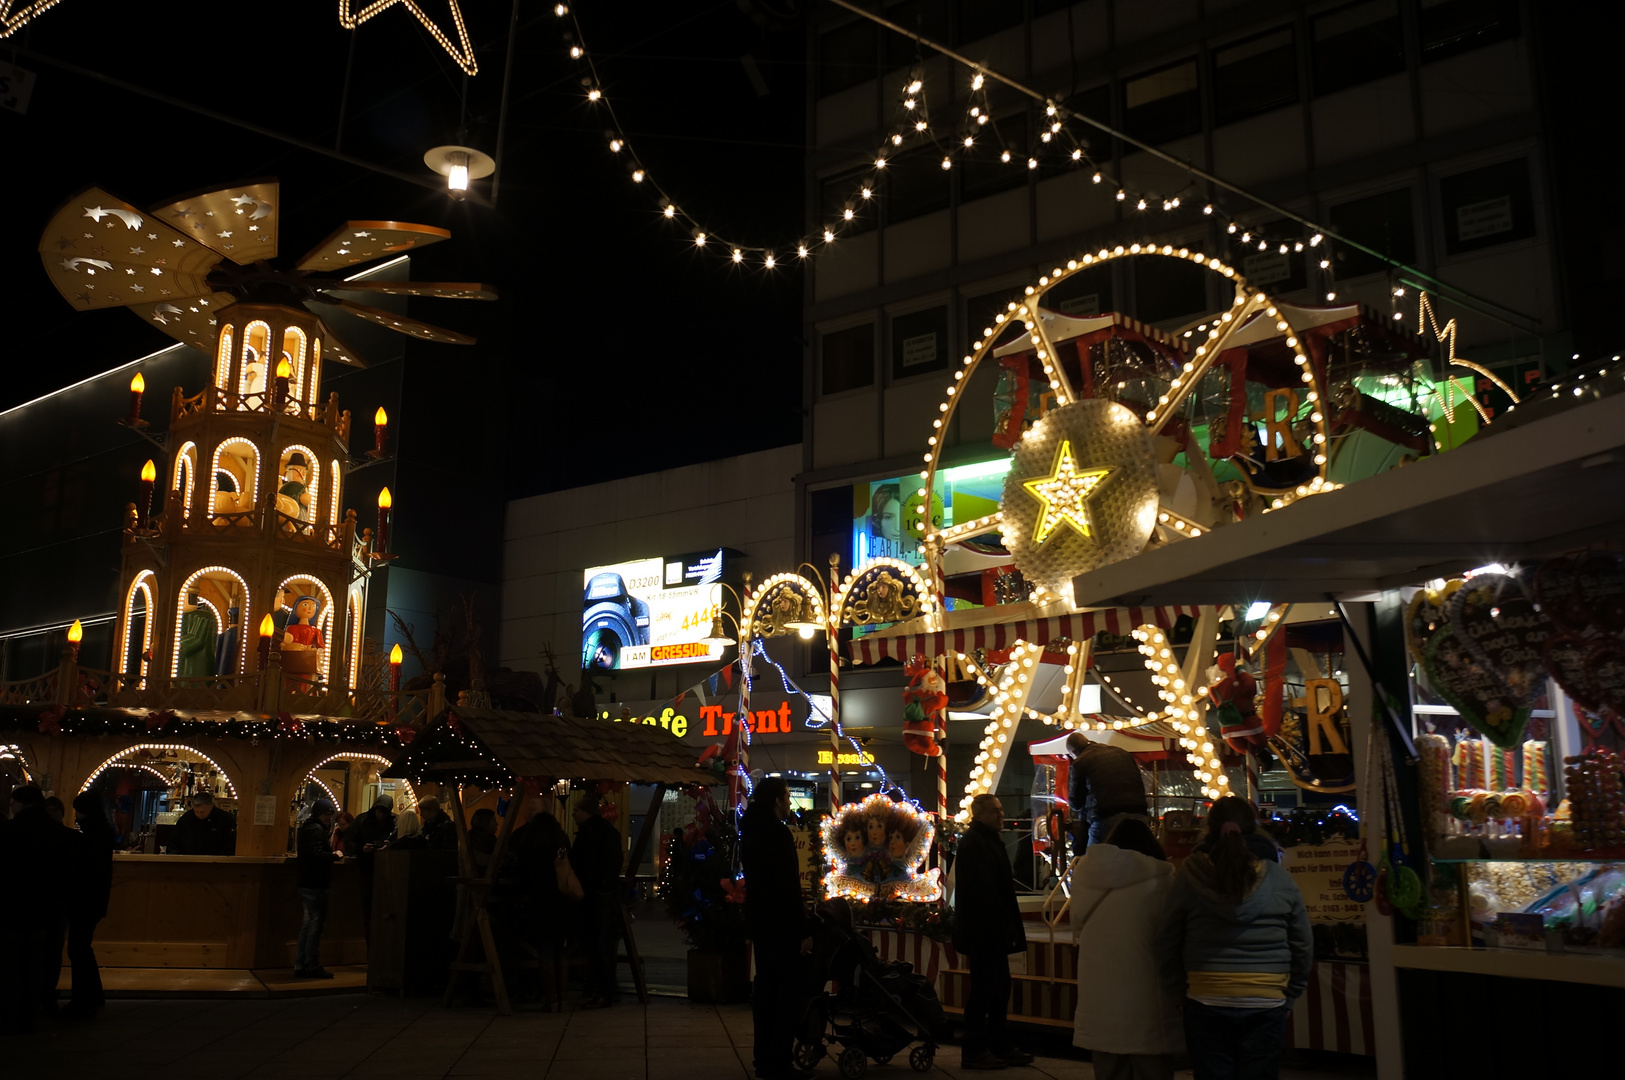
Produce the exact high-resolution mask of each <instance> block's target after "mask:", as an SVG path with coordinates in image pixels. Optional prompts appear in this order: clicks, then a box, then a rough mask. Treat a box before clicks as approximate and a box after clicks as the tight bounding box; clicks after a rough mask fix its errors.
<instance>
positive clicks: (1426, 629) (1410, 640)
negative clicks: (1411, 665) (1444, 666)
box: [1405, 579, 1464, 664]
mask: <svg viewBox="0 0 1625 1080" xmlns="http://www.w3.org/2000/svg"><path fill="white" fill-rule="evenodd" d="M1463 584H1464V582H1462V581H1461V580H1459V579H1457V580H1454V581H1450V582H1447V583H1446V584H1445V587H1444V589H1443V590H1441V591H1439V592H1434V591H1433V590H1432V589H1418V590H1416V593H1415V594H1414V595H1413V596H1412V597H1411V602H1410V604H1409V606H1408V607H1406V609H1405V645H1406V647H1407V648H1409V649H1410V652H1411V658H1412V659H1413V660H1415V661H1416V662H1417V663H1418V664H1422V663H1426V662H1427V647H1428V639H1429V638H1430V637H1432V636H1433V634H1434V632H1435V631H1436V630H1438V629H1439V627H1441V626H1443V625H1444V623H1445V605H1446V604H1447V603H1448V602H1449V600H1450V597H1451V596H1453V595H1454V594H1455V592H1456V590H1457V589H1459V588H1461V586H1462V585H1463Z"/></svg>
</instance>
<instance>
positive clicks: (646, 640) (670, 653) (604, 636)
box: [581, 548, 722, 671]
mask: <svg viewBox="0 0 1625 1080" xmlns="http://www.w3.org/2000/svg"><path fill="white" fill-rule="evenodd" d="M721 580H722V550H721V549H720V548H718V549H717V550H715V551H708V552H698V553H694V554H688V555H667V556H657V557H653V558H648V559H634V560H633V561H631V562H623V563H614V564H612V565H610V566H593V567H589V568H588V569H587V571H586V573H585V574H584V575H583V577H582V584H583V588H582V609H581V666H582V667H584V668H592V669H594V670H596V671H617V670H621V669H624V668H643V667H665V666H667V665H670V664H698V663H704V662H705V661H708V660H720V659H721V657H722V647H721V646H718V645H707V644H704V643H703V642H702V641H701V639H702V638H704V637H705V636H706V635H707V634H709V633H710V630H711V620H712V619H713V618H715V617H716V614H717V611H718V607H719V604H720V594H721V590H720V589H718V588H717V587H716V585H717V583H718V582H719V581H721Z"/></svg>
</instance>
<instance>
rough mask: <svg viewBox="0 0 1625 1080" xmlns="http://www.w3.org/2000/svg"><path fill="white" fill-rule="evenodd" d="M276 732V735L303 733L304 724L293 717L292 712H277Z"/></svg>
mask: <svg viewBox="0 0 1625 1080" xmlns="http://www.w3.org/2000/svg"><path fill="white" fill-rule="evenodd" d="M276 733H277V734H278V735H288V736H294V735H303V734H304V733H305V725H303V724H301V723H300V722H299V721H297V720H295V719H294V718H293V714H292V713H277V722H276Z"/></svg>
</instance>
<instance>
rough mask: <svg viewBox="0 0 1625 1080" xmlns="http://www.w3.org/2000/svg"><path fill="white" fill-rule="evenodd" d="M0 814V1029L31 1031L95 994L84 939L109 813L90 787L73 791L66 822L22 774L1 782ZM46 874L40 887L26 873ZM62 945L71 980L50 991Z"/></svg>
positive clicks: (87, 1006)
mask: <svg viewBox="0 0 1625 1080" xmlns="http://www.w3.org/2000/svg"><path fill="white" fill-rule="evenodd" d="M9 809H10V814H9V816H8V818H7V819H6V820H5V821H3V822H0V868H3V869H4V877H5V881H6V887H5V888H4V889H0V926H4V927H5V928H6V932H7V935H8V937H9V938H10V943H9V947H8V948H5V949H0V1033H17V1032H25V1031H34V1030H37V1029H38V1028H40V1027H41V1026H42V1025H44V1024H45V1023H46V1022H48V1021H49V1020H52V1019H85V1018H89V1017H92V1016H94V1015H96V1014H97V1013H98V1012H100V1011H101V1010H102V1008H103V1006H104V1004H105V1002H104V999H103V995H102V981H101V972H100V970H99V969H98V967H97V964H96V953H95V949H94V947H93V945H92V940H93V938H94V937H95V934H96V924H97V923H98V922H100V921H101V920H102V918H103V917H104V916H106V914H107V901H108V896H109V893H110V891H111V889H112V885H113V847H114V834H113V826H112V823H111V822H109V821H108V819H107V813H106V810H105V808H104V807H103V806H102V800H101V797H100V796H99V795H96V794H95V793H93V792H85V793H83V794H81V795H79V796H77V797H76V798H75V799H74V800H73V812H74V818H75V826H76V827H74V826H69V825H68V824H67V821H66V810H67V808H66V807H65V806H64V805H63V804H62V802H61V800H59V799H56V798H54V797H47V796H46V795H45V793H44V792H42V791H41V790H40V789H39V787H37V786H36V785H33V784H25V785H23V786H22V787H18V788H14V789H13V790H12V792H11V801H10V807H9ZM29 882H34V883H42V884H48V886H49V887H48V888H35V887H30V886H29V885H28V884H27V883H29ZM64 945H66V948H67V955H68V957H69V962H70V964H71V970H72V980H73V989H72V991H71V995H72V996H71V998H70V999H69V1001H68V1003H67V1005H65V1006H62V1005H60V1003H59V1002H58V999H57V985H58V983H59V982H60V981H61V979H62V955H63V947H64Z"/></svg>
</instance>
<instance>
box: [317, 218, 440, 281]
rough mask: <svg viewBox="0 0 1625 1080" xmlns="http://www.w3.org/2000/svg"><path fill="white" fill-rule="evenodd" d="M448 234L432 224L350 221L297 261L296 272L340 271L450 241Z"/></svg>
mask: <svg viewBox="0 0 1625 1080" xmlns="http://www.w3.org/2000/svg"><path fill="white" fill-rule="evenodd" d="M450 239H451V233H449V232H447V231H446V230H445V229H437V228H435V227H434V226H433V225H413V224H411V223H410V222H406V221H350V222H346V223H345V224H344V227H343V228H341V229H335V230H333V234H332V235H331V236H329V237H328V238H327V239H326V240H323V241H322V242H321V243H319V244H317V245H316V246H315V247H314V248H312V249H311V251H310V254H308V255H306V256H305V257H304V258H303V259H300V260H299V267H298V268H299V269H300V270H343V269H344V268H345V267H347V266H355V265H356V264H357V263H364V262H370V261H372V260H373V259H385V258H388V257H390V256H391V255H400V254H402V253H403V252H407V251H412V250H414V249H416V248H420V247H425V246H427V245H429V244H438V243H439V242H440V241H442V240H450Z"/></svg>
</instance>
